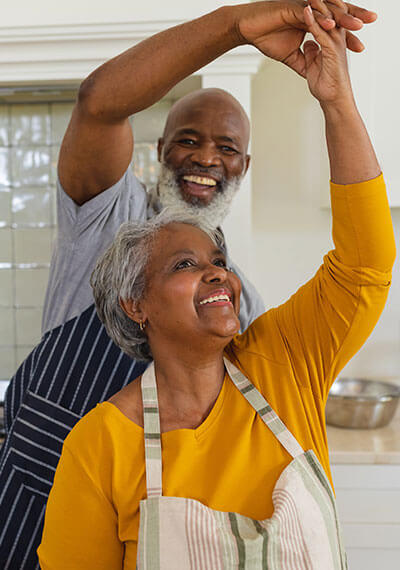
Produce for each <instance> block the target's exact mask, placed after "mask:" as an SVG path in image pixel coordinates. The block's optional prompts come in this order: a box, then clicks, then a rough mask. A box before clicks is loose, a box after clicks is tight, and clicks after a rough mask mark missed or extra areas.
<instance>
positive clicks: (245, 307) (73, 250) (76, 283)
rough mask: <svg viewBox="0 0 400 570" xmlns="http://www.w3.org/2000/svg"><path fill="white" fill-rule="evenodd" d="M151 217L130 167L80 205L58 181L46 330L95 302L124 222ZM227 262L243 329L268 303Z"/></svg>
mask: <svg viewBox="0 0 400 570" xmlns="http://www.w3.org/2000/svg"><path fill="white" fill-rule="evenodd" d="M153 215H154V201H152V204H150V200H149V196H148V194H147V192H146V189H145V187H144V186H143V184H141V182H139V180H138V179H137V178H136V177H135V175H134V174H133V172H132V170H131V169H130V168H129V169H128V170H127V172H126V173H125V174H124V176H123V177H122V178H121V180H119V181H118V182H117V183H116V184H114V186H111V188H108V189H107V190H105V191H104V192H101V194H98V195H97V196H96V197H95V198H92V199H91V200H89V201H88V202H86V203H85V204H83V205H82V206H78V205H77V204H76V203H75V202H74V201H73V200H72V198H70V197H69V196H68V194H66V193H65V192H64V190H63V189H62V187H61V184H60V182H59V181H57V218H58V233H57V238H56V241H55V244H54V249H53V255H52V259H51V266H50V276H49V283H48V286H47V291H46V297H45V303H44V310H43V321H42V332H43V333H45V332H47V331H49V330H52V329H54V328H55V327H57V326H59V325H62V324H64V323H65V322H67V321H68V320H70V319H72V318H73V317H76V316H78V315H80V314H81V313H82V312H83V311H84V310H86V309H87V308H88V307H89V306H90V305H92V304H93V302H94V301H93V294H92V289H91V286H90V283H89V278H90V275H91V272H92V271H93V268H94V265H95V263H96V261H97V259H98V257H99V256H100V255H101V254H102V253H103V252H104V251H105V250H106V248H107V247H108V246H109V245H110V243H111V242H112V241H113V239H114V236H115V234H116V233H117V231H118V228H119V227H120V225H121V224H122V223H123V222H126V221H134V220H145V219H147V218H149V217H151V216H153ZM228 263H229V265H230V266H231V267H232V268H233V270H234V271H235V273H236V274H237V275H238V277H239V278H240V280H241V282H242V295H241V301H240V315H239V318H240V324H241V330H242V331H243V330H245V329H246V328H247V327H248V326H249V325H250V324H251V323H252V322H253V320H255V319H256V318H257V317H258V316H259V315H261V314H262V313H263V312H264V311H265V308H264V303H263V301H262V299H261V297H260V295H259V294H258V292H257V290H256V289H255V287H254V285H252V284H251V283H250V281H248V279H246V278H245V276H244V275H243V273H242V272H241V271H240V269H239V268H238V267H237V266H236V265H235V264H234V263H232V260H228Z"/></svg>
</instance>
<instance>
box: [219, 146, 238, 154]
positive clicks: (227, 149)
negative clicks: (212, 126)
mask: <svg viewBox="0 0 400 570" xmlns="http://www.w3.org/2000/svg"><path fill="white" fill-rule="evenodd" d="M220 149H221V150H222V152H230V153H236V152H237V150H236V149H235V148H232V147H231V146H227V145H222V146H221V147H220Z"/></svg>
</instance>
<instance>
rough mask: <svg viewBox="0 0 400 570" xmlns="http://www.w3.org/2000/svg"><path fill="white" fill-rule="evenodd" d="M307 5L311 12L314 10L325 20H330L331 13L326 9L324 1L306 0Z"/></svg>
mask: <svg viewBox="0 0 400 570" xmlns="http://www.w3.org/2000/svg"><path fill="white" fill-rule="evenodd" d="M308 4H309V5H310V6H311V8H312V9H313V10H316V11H317V12H319V13H320V14H322V15H323V16H326V17H327V18H332V12H331V11H330V9H329V8H328V5H327V3H326V2H324V0H308Z"/></svg>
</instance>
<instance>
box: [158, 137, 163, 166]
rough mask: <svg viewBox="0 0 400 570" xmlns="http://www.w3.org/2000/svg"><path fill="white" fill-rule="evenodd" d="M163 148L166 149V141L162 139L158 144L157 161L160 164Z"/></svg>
mask: <svg viewBox="0 0 400 570" xmlns="http://www.w3.org/2000/svg"><path fill="white" fill-rule="evenodd" d="M163 148H164V139H163V138H160V139H158V143H157V159H158V162H162V152H163Z"/></svg>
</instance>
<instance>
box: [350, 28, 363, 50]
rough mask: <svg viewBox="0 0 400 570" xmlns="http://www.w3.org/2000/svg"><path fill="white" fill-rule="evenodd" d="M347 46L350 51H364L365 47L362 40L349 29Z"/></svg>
mask: <svg viewBox="0 0 400 570" xmlns="http://www.w3.org/2000/svg"><path fill="white" fill-rule="evenodd" d="M346 46H347V48H348V49H349V50H350V51H354V52H357V53H359V52H361V51H364V49H365V46H364V44H363V43H362V41H360V40H359V39H358V37H357V36H355V35H354V34H352V33H351V32H348V31H346Z"/></svg>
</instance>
